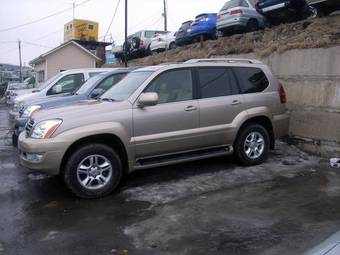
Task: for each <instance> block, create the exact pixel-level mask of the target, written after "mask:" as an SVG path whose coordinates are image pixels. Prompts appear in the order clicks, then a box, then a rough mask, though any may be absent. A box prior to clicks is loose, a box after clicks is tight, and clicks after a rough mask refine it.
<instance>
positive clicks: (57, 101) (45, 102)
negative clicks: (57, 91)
mask: <svg viewBox="0 0 340 255" xmlns="http://www.w3.org/2000/svg"><path fill="white" fill-rule="evenodd" d="M82 99H85V97H84V96H83V95H68V96H58V97H46V98H37V99H33V100H29V105H40V106H41V107H42V108H43V109H44V108H50V107H61V106H63V105H69V104H70V103H75V102H77V101H78V100H82Z"/></svg>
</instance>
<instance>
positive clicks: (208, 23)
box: [190, 13, 217, 40]
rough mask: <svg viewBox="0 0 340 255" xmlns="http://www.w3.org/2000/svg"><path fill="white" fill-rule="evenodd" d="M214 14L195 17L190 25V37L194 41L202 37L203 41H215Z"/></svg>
mask: <svg viewBox="0 0 340 255" xmlns="http://www.w3.org/2000/svg"><path fill="white" fill-rule="evenodd" d="M216 16H217V14H216V13H203V14H200V15H198V16H196V17H195V21H194V22H193V23H191V30H190V36H191V37H192V38H193V39H194V40H195V39H199V38H200V37H201V36H203V38H204V39H217V32H216Z"/></svg>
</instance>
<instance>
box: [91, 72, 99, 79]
mask: <svg viewBox="0 0 340 255" xmlns="http://www.w3.org/2000/svg"><path fill="white" fill-rule="evenodd" d="M98 74H101V73H100V72H92V73H89V76H90V78H92V77H93V76H96V75H98Z"/></svg>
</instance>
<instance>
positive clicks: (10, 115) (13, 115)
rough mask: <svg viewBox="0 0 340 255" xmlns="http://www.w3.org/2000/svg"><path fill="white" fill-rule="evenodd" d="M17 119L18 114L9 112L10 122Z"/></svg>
mask: <svg viewBox="0 0 340 255" xmlns="http://www.w3.org/2000/svg"><path fill="white" fill-rule="evenodd" d="M18 117H19V112H15V111H13V110H11V111H9V119H10V120H11V121H14V120H15V119H16V118H18Z"/></svg>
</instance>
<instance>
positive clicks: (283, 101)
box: [279, 83, 287, 104]
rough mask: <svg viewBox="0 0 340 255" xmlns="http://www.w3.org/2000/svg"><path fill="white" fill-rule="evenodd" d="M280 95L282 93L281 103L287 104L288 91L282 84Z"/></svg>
mask: <svg viewBox="0 0 340 255" xmlns="http://www.w3.org/2000/svg"><path fill="white" fill-rule="evenodd" d="M279 95H280V102H281V104H285V103H286V102H287V97H286V92H285V89H284V88H283V86H282V84H281V83H280V85H279Z"/></svg>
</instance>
